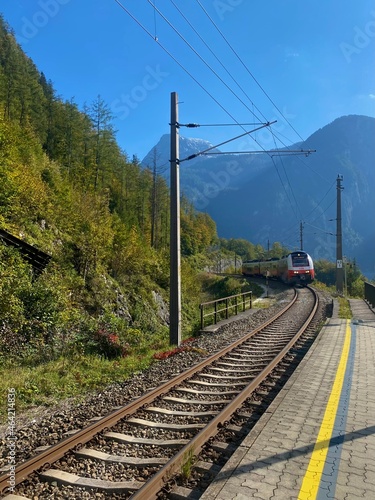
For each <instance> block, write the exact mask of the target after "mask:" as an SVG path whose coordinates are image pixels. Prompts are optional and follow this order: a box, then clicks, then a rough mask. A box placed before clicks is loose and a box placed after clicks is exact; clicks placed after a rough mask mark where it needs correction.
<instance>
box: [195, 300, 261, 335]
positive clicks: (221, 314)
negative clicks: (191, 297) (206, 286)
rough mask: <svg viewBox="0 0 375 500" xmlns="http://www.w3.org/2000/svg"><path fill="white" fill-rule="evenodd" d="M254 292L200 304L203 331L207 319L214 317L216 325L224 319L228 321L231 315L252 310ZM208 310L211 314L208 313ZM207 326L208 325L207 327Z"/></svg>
mask: <svg viewBox="0 0 375 500" xmlns="http://www.w3.org/2000/svg"><path fill="white" fill-rule="evenodd" d="M252 294H253V292H244V293H238V294H237V295H231V296H230V297H224V298H222V299H216V300H211V301H210V302H202V304H199V308H200V310H201V329H203V328H204V326H205V324H204V323H205V318H208V317H212V318H213V321H214V325H216V323H217V322H218V321H220V320H222V319H228V318H229V316H231V315H236V314H238V313H239V312H243V311H245V310H246V309H251V308H252V306H253V303H252ZM207 309H208V310H209V312H206V313H205V311H207ZM206 326H207V325H206Z"/></svg>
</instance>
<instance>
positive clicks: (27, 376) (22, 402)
mask: <svg viewBox="0 0 375 500" xmlns="http://www.w3.org/2000/svg"><path fill="white" fill-rule="evenodd" d="M165 348H166V349H167V348H169V347H167V346H165ZM154 354H155V351H151V350H150V351H149V352H147V353H142V354H137V353H136V352H135V353H134V354H132V355H129V356H126V357H125V358H117V359H115V360H108V359H105V358H103V357H101V356H97V355H75V356H72V357H70V358H68V357H66V358H63V357H60V358H58V359H56V360H53V361H48V362H46V363H42V364H39V365H37V366H20V365H16V364H13V365H11V364H10V363H9V365H8V366H5V367H1V368H0V377H1V382H2V383H1V386H2V388H1V391H0V398H1V402H2V403H1V405H0V423H4V422H5V417H6V412H7V407H6V401H7V394H8V390H9V389H10V388H14V389H15V393H16V411H17V412H18V413H22V412H23V411H25V410H28V409H31V408H33V407H38V406H46V407H48V406H53V405H55V404H57V403H58V402H59V401H61V400H63V399H66V398H70V397H79V396H82V395H85V394H87V393H89V392H90V391H94V390H97V389H101V388H104V387H105V386H107V385H109V384H111V383H115V382H122V381H124V380H126V379H127V378H129V377H130V376H131V375H133V374H134V373H136V372H137V371H140V370H143V369H145V368H147V367H148V366H150V364H151V363H153V362H155V360H154V359H153V355H154Z"/></svg>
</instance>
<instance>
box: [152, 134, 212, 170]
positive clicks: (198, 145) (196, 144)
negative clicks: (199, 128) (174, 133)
mask: <svg viewBox="0 0 375 500" xmlns="http://www.w3.org/2000/svg"><path fill="white" fill-rule="evenodd" d="M179 146H180V155H179V156H180V160H183V159H184V158H187V157H189V156H191V155H194V154H197V153H200V152H202V151H205V150H207V149H209V148H212V147H213V145H212V144H211V143H210V142H208V141H205V140H204V139H192V138H188V137H182V136H181V135H180V137H179ZM219 151H220V150H219V149H217V148H214V149H213V150H212V152H219ZM198 158H200V159H202V158H203V159H204V158H205V157H198ZM198 158H196V159H198ZM169 159H170V134H164V135H163V136H162V137H161V139H160V141H159V142H158V143H157V144H156V145H155V146H154V147H153V148H152V149H151V150H150V151H149V152H148V153H147V155H146V156H145V157H144V158H143V160H142V165H143V166H144V167H149V168H151V169H152V168H153V167H154V165H156V168H157V170H164V167H168V166H169ZM196 159H194V160H196ZM189 161H190V162H192V161H193V160H189Z"/></svg>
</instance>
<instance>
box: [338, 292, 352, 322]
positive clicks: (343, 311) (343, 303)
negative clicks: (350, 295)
mask: <svg viewBox="0 0 375 500" xmlns="http://www.w3.org/2000/svg"><path fill="white" fill-rule="evenodd" d="M337 300H338V303H339V314H338V316H339V318H342V319H352V317H353V315H352V311H351V309H350V304H349V301H348V299H346V298H344V297H337Z"/></svg>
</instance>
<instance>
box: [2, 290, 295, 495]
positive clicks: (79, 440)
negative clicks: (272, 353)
mask: <svg viewBox="0 0 375 500" xmlns="http://www.w3.org/2000/svg"><path fill="white" fill-rule="evenodd" d="M297 297H298V295H297V292H296V290H294V297H293V298H292V300H291V301H290V302H289V303H288V304H287V305H286V306H285V307H284V308H282V309H281V310H280V311H278V312H277V313H276V314H275V315H274V316H272V318H270V319H269V320H267V321H266V322H265V323H263V324H262V325H260V326H259V327H257V328H255V329H254V330H252V331H251V332H249V333H248V334H247V335H245V336H244V337H242V338H240V339H239V340H237V341H236V342H234V343H233V344H230V345H229V346H227V347H225V348H224V349H222V350H220V351H218V352H217V353H215V354H213V355H211V356H209V357H208V358H206V359H205V360H203V361H201V362H200V363H198V364H196V365H194V366H193V367H191V368H189V369H188V370H186V371H184V372H182V373H180V374H178V375H176V376H175V377H174V378H172V379H171V380H169V381H167V382H165V383H164V384H162V385H161V386H159V387H156V388H155V389H152V390H151V391H149V392H147V393H146V394H144V395H143V396H140V397H139V398H138V399H136V400H135V401H132V402H130V403H128V404H127V405H125V406H123V407H122V408H120V409H117V410H115V411H113V412H111V413H109V414H108V415H106V416H105V417H103V418H102V419H100V420H97V421H96V422H94V423H93V424H90V425H89V426H87V427H85V428H84V429H82V430H79V431H77V432H76V433H75V434H73V435H71V436H69V437H67V438H65V439H63V440H62V441H60V442H58V443H56V444H54V445H51V446H50V447H49V448H48V449H47V450H45V451H42V452H41V453H39V454H37V455H35V456H33V457H31V458H29V459H27V460H25V462H23V463H21V464H19V465H18V466H16V469H15V484H14V485H18V484H20V483H22V482H23V481H25V480H26V479H27V478H28V477H29V476H30V475H31V474H32V473H33V472H36V471H37V470H39V469H42V468H45V467H48V466H50V465H51V464H52V463H54V462H56V461H57V460H59V459H60V458H62V457H63V456H64V455H65V454H66V453H68V452H69V451H71V450H73V449H74V448H77V447H80V446H82V445H84V444H85V443H87V442H88V441H90V440H91V439H92V438H93V437H94V436H95V435H97V434H98V433H99V432H102V431H103V430H105V429H107V428H111V427H113V426H114V425H116V424H117V422H118V421H119V420H121V419H123V418H125V417H127V416H129V415H132V414H134V413H135V412H136V411H137V410H139V408H141V407H142V406H145V405H147V404H149V403H150V402H152V401H153V400H154V399H155V398H157V397H159V396H160V395H162V394H165V393H166V392H168V391H169V390H171V389H172V388H173V387H174V386H176V385H178V384H180V383H181V382H183V381H184V380H186V379H189V378H191V377H192V376H193V375H194V374H195V373H196V372H199V371H201V370H202V369H203V368H205V367H206V366H208V365H210V364H211V363H212V362H213V361H215V360H217V359H219V358H221V357H222V356H224V355H225V354H227V353H228V352H230V351H231V350H233V349H234V348H236V347H237V346H238V345H240V344H242V343H243V342H245V341H247V340H248V339H250V338H251V337H253V336H254V335H256V334H257V333H258V332H259V331H261V330H263V329H264V328H266V327H267V326H269V325H270V324H271V323H273V322H274V321H276V320H277V319H278V318H279V317H280V316H282V315H283V314H284V313H285V312H286V311H287V310H288V309H290V308H291V307H292V306H293V304H294V303H295V302H296V300H297ZM7 489H9V473H5V474H3V475H2V476H0V493H1V494H3V493H4V492H6V490H7Z"/></svg>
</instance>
